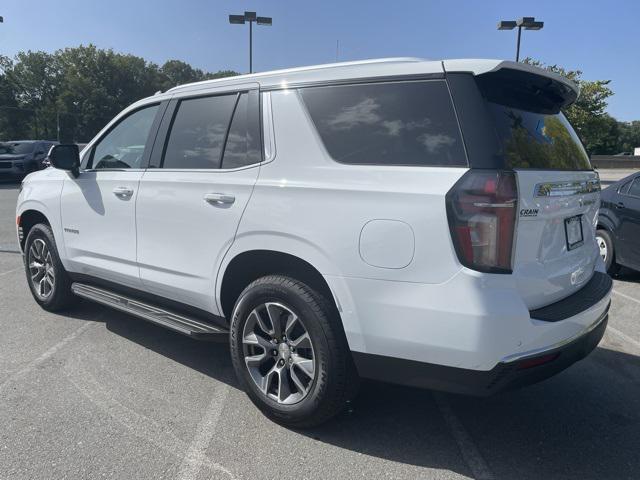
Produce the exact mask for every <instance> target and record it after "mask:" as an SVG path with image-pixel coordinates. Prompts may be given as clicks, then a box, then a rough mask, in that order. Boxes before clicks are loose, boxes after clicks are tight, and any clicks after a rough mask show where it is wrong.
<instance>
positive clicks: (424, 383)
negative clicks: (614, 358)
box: [352, 305, 609, 396]
mask: <svg viewBox="0 0 640 480" xmlns="http://www.w3.org/2000/svg"><path fill="white" fill-rule="evenodd" d="M608 310H609V306H608V305H607V308H606V309H605V311H604V312H603V313H602V314H601V316H600V317H599V318H598V319H597V320H596V321H595V322H594V323H593V324H592V325H591V326H589V327H588V328H587V330H586V331H584V332H582V333H581V334H580V335H578V336H576V337H574V338H570V339H565V340H564V341H563V342H560V343H558V344H556V345H552V346H549V347H548V348H546V349H540V350H538V351H536V352H535V353H530V354H527V355H518V356H517V357H516V356H514V357H513V358H505V360H504V361H501V362H499V363H498V364H497V365H496V366H495V367H494V368H492V369H491V370H472V369H465V368H456V367H449V366H444V365H436V364H430V363H424V362H416V361H413V360H404V359H400V358H393V357H386V356H382V355H375V354H367V353H359V352H352V354H353V359H354V361H355V364H356V367H357V369H358V372H359V374H360V376H361V377H363V378H370V379H374V380H381V381H385V382H390V383H398V384H402V385H408V386H413V387H420V388H429V389H434V390H442V391H447V392H452V393H461V394H466V395H476V396H489V395H493V394H495V393H498V392H501V391H505V390H510V389H513V388H518V387H523V386H525V385H530V384H533V383H537V382H540V381H542V380H545V379H547V378H549V377H551V376H553V375H555V374H557V373H559V372H561V371H562V370H564V369H566V368H568V367H569V366H571V365H573V364H574V363H575V362H577V361H579V360H581V359H583V358H584V357H586V356H587V355H588V354H589V353H591V351H593V349H595V348H596V346H597V345H598V343H599V342H600V340H601V339H602V336H603V335H604V332H605V330H606V328H607V322H608V318H609V317H608Z"/></svg>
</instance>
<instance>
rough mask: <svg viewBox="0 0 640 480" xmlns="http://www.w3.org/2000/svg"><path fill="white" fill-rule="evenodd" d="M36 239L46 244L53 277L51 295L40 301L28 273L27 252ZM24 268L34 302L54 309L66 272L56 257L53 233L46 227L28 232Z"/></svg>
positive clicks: (42, 226) (61, 291)
mask: <svg viewBox="0 0 640 480" xmlns="http://www.w3.org/2000/svg"><path fill="white" fill-rule="evenodd" d="M37 239H41V240H43V241H44V242H45V243H46V245H47V247H48V249H49V252H50V253H51V262H52V264H53V268H54V275H55V283H54V285H53V291H52V292H51V295H49V297H48V298H46V299H44V300H43V299H41V298H40V297H39V296H38V294H37V293H36V291H35V290H34V286H33V282H32V281H31V274H30V272H29V250H30V249H31V245H33V242H34V241H35V240H37ZM24 266H25V273H26V277H27V283H28V285H29V289H30V290H31V294H32V295H33V298H34V299H35V301H36V302H37V303H38V304H39V305H40V306H42V307H43V308H45V309H51V308H54V306H55V305H57V303H58V302H59V301H60V297H61V296H62V295H63V294H64V292H63V289H64V288H65V286H66V283H67V282H66V281H65V280H66V271H65V269H64V267H63V266H62V262H61V261H60V257H59V256H58V249H57V247H56V242H55V239H54V238H53V233H52V232H51V229H50V228H48V227H47V226H46V225H43V224H38V225H35V226H33V227H32V228H31V230H30V231H29V234H28V235H27V239H26V241H25V244H24Z"/></svg>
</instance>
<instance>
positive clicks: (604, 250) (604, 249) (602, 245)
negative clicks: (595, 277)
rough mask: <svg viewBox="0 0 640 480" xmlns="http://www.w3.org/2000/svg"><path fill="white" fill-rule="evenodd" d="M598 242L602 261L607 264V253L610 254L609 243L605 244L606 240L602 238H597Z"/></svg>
mask: <svg viewBox="0 0 640 480" xmlns="http://www.w3.org/2000/svg"><path fill="white" fill-rule="evenodd" d="M596 242H597V244H598V250H599V251H600V256H601V257H602V260H604V261H605V262H606V261H607V253H608V248H607V242H605V241H604V238H602V237H600V236H596Z"/></svg>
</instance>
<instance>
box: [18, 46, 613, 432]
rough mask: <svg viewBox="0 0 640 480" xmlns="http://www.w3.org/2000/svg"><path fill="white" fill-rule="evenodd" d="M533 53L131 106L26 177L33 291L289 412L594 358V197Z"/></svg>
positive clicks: (280, 413) (478, 384)
mask: <svg viewBox="0 0 640 480" xmlns="http://www.w3.org/2000/svg"><path fill="white" fill-rule="evenodd" d="M577 95H578V90H577V88H576V86H575V85H574V84H572V83H570V82H568V81H567V80H565V79H564V78H561V77H559V76H556V75H554V74H551V73H549V72H546V71H543V70H540V69H537V68H534V67H530V66H527V65H524V64H521V63H513V62H506V61H496V60H445V61H443V62H440V61H424V60H419V59H411V58H401V59H388V60H377V61H365V62H355V63H343V64H334V65H324V66H316V67H308V68H299V69H292V70H284V71H277V72H268V73H260V74H255V75H243V76H239V77H234V78H227V79H220V80H212V81H206V82H200V83H195V84H190V85H184V86H180V87H176V88H173V89H171V90H169V91H168V92H166V93H161V94H157V95H155V96H153V97H150V98H147V99H144V100H141V101H139V102H137V103H135V104H134V105H132V106H131V107H129V108H127V109H126V110H125V111H123V112H122V113H121V114H120V115H118V116H117V117H116V118H115V119H114V120H113V121H112V122H111V123H109V124H108V125H107V126H106V127H105V129H104V130H103V131H101V132H100V133H99V134H98V135H97V137H96V138H95V139H94V140H93V141H92V142H91V143H89V144H88V145H87V147H86V148H85V149H84V150H83V151H82V155H81V156H80V155H79V154H78V150H77V147H75V146H70V145H60V146H56V147H54V148H53V149H52V151H51V152H50V157H51V161H52V164H53V166H54V167H56V168H49V169H47V170H45V171H41V172H37V173H34V174H32V175H30V176H29V177H28V178H27V179H26V180H25V181H24V183H23V188H22V192H21V194H20V197H19V200H18V206H17V224H18V235H19V239H20V244H21V246H22V249H23V252H24V257H25V266H26V272H27V279H28V282H29V286H30V288H31V291H32V292H33V296H34V298H35V299H36V301H37V302H38V303H39V304H40V305H41V306H42V307H43V308H45V309H47V310H60V309H63V308H66V307H67V306H69V305H70V303H72V302H73V300H74V298H75V296H80V297H84V298H88V299H90V300H93V301H96V302H99V303H102V304H105V305H108V306H111V307H113V308H116V309H119V310H123V311H125V312H128V313H130V314H132V315H135V316H138V317H141V318H143V319H146V320H148V321H151V322H154V323H156V324H159V325H161V326H164V327H166V328H170V329H172V330H175V331H177V332H180V333H183V334H186V335H189V336H192V337H194V338H200V339H212V340H215V339H220V338H222V339H224V340H226V339H229V341H230V346H231V356H232V360H233V364H234V367H235V370H236V372H237V375H238V379H239V381H240V383H241V385H242V386H243V387H244V388H245V390H246V391H247V393H248V395H249V396H250V397H251V399H252V400H253V402H254V403H255V404H256V405H257V406H258V407H260V408H261V409H262V410H263V411H264V412H265V413H267V414H268V415H270V416H271V417H272V418H275V419H277V420H278V421H280V422H282V423H285V424H288V425H294V426H310V425H315V424H318V423H320V422H322V421H325V420H326V419H328V418H330V417H331V416H333V415H334V414H336V413H337V412H338V411H339V410H340V409H341V408H342V406H343V405H344V404H345V402H346V401H347V400H349V399H350V398H351V396H353V395H354V394H355V391H356V386H357V383H358V382H357V379H358V378H375V379H381V380H385V381H390V382H396V383H402V384H407V385H413V386H419V387H426V388H434V389H440V390H446V391H452V392H458V393H470V394H477V395H488V394H491V393H494V392H497V391H501V390H504V389H506V388H511V387H514V386H519V385H523V384H527V383H532V382H535V381H538V380H541V379H543V378H546V377H548V376H550V375H553V374H555V373H556V372H559V371H561V370H563V369H564V368H566V367H567V366H569V365H571V364H572V363H574V362H575V361H577V360H579V359H581V358H583V357H584V356H585V355H587V354H588V353H589V352H590V351H591V350H593V349H594V348H595V346H596V345H597V344H598V342H599V341H600V339H601V337H602V335H603V333H604V330H605V328H606V323H607V312H608V308H609V301H610V291H611V285H612V282H611V279H610V278H609V277H608V276H607V275H606V274H605V272H604V266H603V263H602V260H601V258H600V256H599V254H598V248H597V246H596V243H595V240H594V232H595V226H596V220H597V211H598V205H599V190H600V184H599V179H598V176H597V174H596V173H595V172H594V171H593V170H592V168H591V166H590V164H589V159H588V157H587V155H586V153H585V151H584V149H583V147H582V145H581V143H580V141H579V139H578V138H577V136H576V134H575V132H574V131H573V129H572V128H571V126H570V125H569V123H568V122H567V120H566V119H565V117H564V116H563V114H562V113H561V112H560V109H561V108H563V107H566V106H567V105H569V104H570V103H571V102H573V101H574V100H575V99H576V97H577Z"/></svg>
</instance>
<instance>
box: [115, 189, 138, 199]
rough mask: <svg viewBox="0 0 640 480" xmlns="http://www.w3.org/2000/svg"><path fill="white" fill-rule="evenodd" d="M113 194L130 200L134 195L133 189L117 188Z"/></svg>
mask: <svg viewBox="0 0 640 480" xmlns="http://www.w3.org/2000/svg"><path fill="white" fill-rule="evenodd" d="M113 194H114V195H115V196H116V197H118V198H129V197H130V196H131V195H133V188H129V187H115V188H114V189H113Z"/></svg>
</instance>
